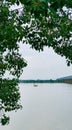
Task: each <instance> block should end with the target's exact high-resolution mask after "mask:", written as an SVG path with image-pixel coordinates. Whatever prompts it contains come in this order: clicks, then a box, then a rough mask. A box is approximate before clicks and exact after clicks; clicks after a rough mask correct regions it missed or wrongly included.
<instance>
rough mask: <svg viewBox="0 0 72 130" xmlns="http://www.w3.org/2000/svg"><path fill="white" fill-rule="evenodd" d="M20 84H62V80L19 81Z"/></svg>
mask: <svg viewBox="0 0 72 130" xmlns="http://www.w3.org/2000/svg"><path fill="white" fill-rule="evenodd" d="M19 82H20V83H63V82H64V80H52V79H50V80H40V79H39V80H19Z"/></svg>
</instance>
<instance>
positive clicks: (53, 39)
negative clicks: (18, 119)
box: [0, 0, 72, 125]
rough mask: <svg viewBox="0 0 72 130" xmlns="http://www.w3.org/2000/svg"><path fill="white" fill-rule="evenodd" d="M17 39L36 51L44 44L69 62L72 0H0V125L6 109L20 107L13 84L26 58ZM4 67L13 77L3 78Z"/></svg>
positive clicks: (71, 53)
mask: <svg viewBox="0 0 72 130" xmlns="http://www.w3.org/2000/svg"><path fill="white" fill-rule="evenodd" d="M20 4H21V7H19V9H13V10H12V9H11V6H13V5H20ZM20 8H22V11H20ZM19 12H20V13H19ZM20 42H23V43H25V44H30V45H31V47H32V48H34V49H35V50H38V51H41V50H43V48H44V46H47V47H52V48H53V49H54V51H55V52H56V53H57V54H59V55H61V56H65V57H66V61H67V64H68V65H70V64H71V63H72V0H59V1H58V0H0V89H1V90H0V95H1V96H0V109H1V110H3V112H4V113H3V116H2V118H1V123H2V124H3V125H5V124H6V123H8V122H9V117H7V116H6V115H5V112H6V111H11V110H17V109H19V108H21V105H20V104H19V102H18V101H19V99H20V94H19V89H18V88H17V87H16V86H17V85H18V78H19V77H20V75H21V73H22V71H23V70H22V69H23V67H26V65H27V62H26V61H25V60H24V59H23V58H22V56H21V55H20V54H19V45H20ZM6 71H8V72H9V73H10V75H13V79H10V78H9V79H7V78H6V79H5V78H4V75H5V73H6ZM11 90H12V91H11ZM11 95H12V96H11ZM9 98H11V102H9Z"/></svg>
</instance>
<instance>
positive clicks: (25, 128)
mask: <svg viewBox="0 0 72 130" xmlns="http://www.w3.org/2000/svg"><path fill="white" fill-rule="evenodd" d="M19 87H20V93H21V101H20V102H21V104H22V105H23V109H22V110H18V111H17V112H11V113H10V114H9V115H10V124H9V125H7V126H0V130H72V85H70V84H63V83H61V84H60V83H59V84H58V83H53V84H38V86H36V87H34V85H33V84H19Z"/></svg>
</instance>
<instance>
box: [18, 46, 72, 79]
mask: <svg viewBox="0 0 72 130" xmlns="http://www.w3.org/2000/svg"><path fill="white" fill-rule="evenodd" d="M20 53H21V54H22V56H23V57H24V58H25V59H26V60H27V63H28V65H27V67H26V68H24V71H23V74H22V75H21V77H20V79H56V78H59V77H64V76H69V75H72V65H71V66H70V67H68V66H67V64H66V60H65V58H64V57H61V56H60V55H58V54H56V53H55V52H54V51H53V50H52V48H47V47H45V48H44V51H43V52H38V51H35V50H34V49H31V48H30V45H26V44H22V45H20Z"/></svg>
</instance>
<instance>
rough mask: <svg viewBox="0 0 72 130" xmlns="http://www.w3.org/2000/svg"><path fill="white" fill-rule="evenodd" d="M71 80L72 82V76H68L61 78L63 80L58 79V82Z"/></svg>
mask: <svg viewBox="0 0 72 130" xmlns="http://www.w3.org/2000/svg"><path fill="white" fill-rule="evenodd" d="M69 79H71V80H72V75H70V76H66V77H61V78H58V79H57V80H69Z"/></svg>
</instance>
